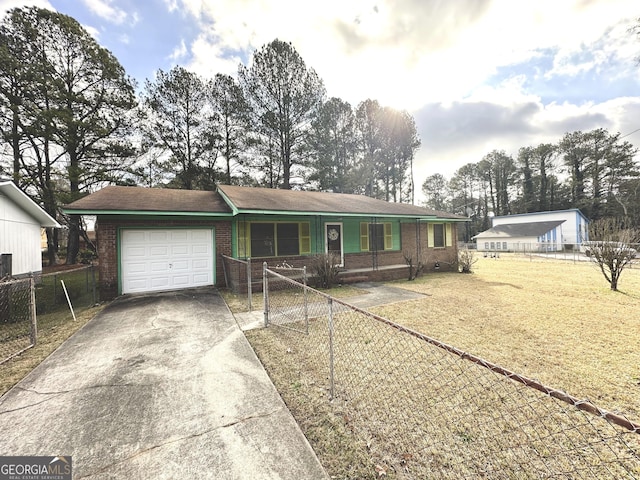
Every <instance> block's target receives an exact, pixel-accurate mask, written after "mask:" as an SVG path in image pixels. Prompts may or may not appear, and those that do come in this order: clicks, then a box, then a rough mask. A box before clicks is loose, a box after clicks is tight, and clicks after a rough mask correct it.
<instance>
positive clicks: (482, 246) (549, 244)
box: [473, 208, 589, 251]
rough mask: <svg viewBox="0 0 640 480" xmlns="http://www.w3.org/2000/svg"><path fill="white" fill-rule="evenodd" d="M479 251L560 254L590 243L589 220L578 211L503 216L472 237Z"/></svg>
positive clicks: (495, 218) (493, 220)
mask: <svg viewBox="0 0 640 480" xmlns="http://www.w3.org/2000/svg"><path fill="white" fill-rule="evenodd" d="M473 238H474V239H475V240H476V242H477V248H478V250H480V251H495V250H508V251H561V250H565V249H567V248H572V249H575V250H577V249H579V248H580V244H581V243H582V242H583V241H587V240H589V220H588V219H587V218H586V217H585V216H584V215H583V214H582V212H581V211H580V210H578V209H577V208H572V209H569V210H555V211H550V212H534V213H523V214H518V215H504V216H500V217H494V218H493V219H492V227H491V228H490V229H489V230H485V231H484V232H481V233H479V234H478V235H476V236H475V237H473Z"/></svg>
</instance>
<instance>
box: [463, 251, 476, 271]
mask: <svg viewBox="0 0 640 480" xmlns="http://www.w3.org/2000/svg"><path fill="white" fill-rule="evenodd" d="M477 261H478V259H477V258H475V254H474V252H473V250H469V249H468V248H467V247H464V248H462V249H460V250H459V251H458V269H459V270H460V272H461V273H472V272H473V271H472V270H471V267H473V265H474V264H475V263H476V262H477Z"/></svg>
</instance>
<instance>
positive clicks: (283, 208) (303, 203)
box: [218, 185, 466, 220]
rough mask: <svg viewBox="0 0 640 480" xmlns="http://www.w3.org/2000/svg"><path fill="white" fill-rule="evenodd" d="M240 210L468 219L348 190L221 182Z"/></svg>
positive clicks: (221, 188)
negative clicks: (236, 184) (344, 191)
mask: <svg viewBox="0 0 640 480" xmlns="http://www.w3.org/2000/svg"><path fill="white" fill-rule="evenodd" d="M218 190H219V191H220V192H222V193H223V194H224V195H225V196H226V197H227V198H228V199H229V200H230V201H231V203H232V204H233V205H234V206H235V207H236V208H237V209H238V210H239V211H251V212H265V213H269V212H300V213H318V212H322V213H335V214H360V215H371V216H385V215H406V216H419V217H429V216H433V217H438V218H450V219H459V220H460V219H466V218H465V217H460V216H458V215H453V214H450V213H446V212H438V211H435V210H430V209H427V208H423V207H417V206H415V205H409V204H406V203H390V202H385V201H384V200H378V199H375V198H371V197H366V196H364V195H353V194H346V193H329V192H310V191H296V190H277V189H272V188H254V187H238V186H234V185H219V186H218Z"/></svg>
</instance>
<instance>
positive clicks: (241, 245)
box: [236, 222, 249, 257]
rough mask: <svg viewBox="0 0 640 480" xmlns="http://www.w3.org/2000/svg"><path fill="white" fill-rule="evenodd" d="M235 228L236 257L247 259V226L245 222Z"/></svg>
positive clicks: (239, 223)
mask: <svg viewBox="0 0 640 480" xmlns="http://www.w3.org/2000/svg"><path fill="white" fill-rule="evenodd" d="M236 228H237V233H238V235H237V241H238V257H248V256H249V252H247V230H248V229H247V224H246V222H238V223H237V224H236Z"/></svg>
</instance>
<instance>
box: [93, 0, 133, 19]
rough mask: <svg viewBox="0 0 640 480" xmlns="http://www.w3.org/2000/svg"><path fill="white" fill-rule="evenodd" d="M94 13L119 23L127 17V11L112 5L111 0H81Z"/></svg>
mask: <svg viewBox="0 0 640 480" xmlns="http://www.w3.org/2000/svg"><path fill="white" fill-rule="evenodd" d="M82 1H83V3H84V4H85V5H86V6H87V8H88V9H89V10H90V11H91V12H93V13H94V14H95V15H97V16H99V17H100V18H103V19H105V20H107V21H109V22H111V23H115V24H116V25H120V24H122V23H124V21H125V20H126V19H127V12H125V11H124V10H123V9H121V8H118V7H116V6H114V5H113V0H82Z"/></svg>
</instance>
